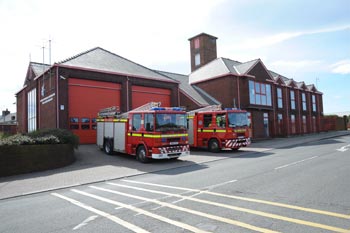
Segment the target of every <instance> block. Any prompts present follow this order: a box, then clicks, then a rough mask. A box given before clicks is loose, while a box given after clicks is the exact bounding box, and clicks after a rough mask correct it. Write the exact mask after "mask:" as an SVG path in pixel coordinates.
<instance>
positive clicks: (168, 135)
mask: <svg viewBox="0 0 350 233" xmlns="http://www.w3.org/2000/svg"><path fill="white" fill-rule="evenodd" d="M128 136H135V137H142V134H141V133H128ZM187 136H188V134H186V133H184V134H164V135H160V134H144V135H143V137H145V138H171V137H187Z"/></svg>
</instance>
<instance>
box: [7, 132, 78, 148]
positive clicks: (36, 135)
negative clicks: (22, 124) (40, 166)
mask: <svg viewBox="0 0 350 233" xmlns="http://www.w3.org/2000/svg"><path fill="white" fill-rule="evenodd" d="M38 144H70V145H72V146H73V147H74V148H78V146H79V138H78V136H76V135H74V134H73V133H72V132H71V131H69V130H66V129H41V130H37V131H34V132H31V133H28V134H16V135H13V136H9V137H5V136H1V137H0V146H12V145H38Z"/></svg>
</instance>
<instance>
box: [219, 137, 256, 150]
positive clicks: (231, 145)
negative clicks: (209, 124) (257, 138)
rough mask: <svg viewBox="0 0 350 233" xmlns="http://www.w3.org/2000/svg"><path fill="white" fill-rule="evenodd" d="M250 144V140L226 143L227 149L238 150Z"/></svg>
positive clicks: (243, 139) (227, 141) (244, 139)
mask: <svg viewBox="0 0 350 233" xmlns="http://www.w3.org/2000/svg"><path fill="white" fill-rule="evenodd" d="M249 144H250V139H249V138H242V139H233V140H226V141H225V147H226V148H238V147H242V146H248V145H249Z"/></svg>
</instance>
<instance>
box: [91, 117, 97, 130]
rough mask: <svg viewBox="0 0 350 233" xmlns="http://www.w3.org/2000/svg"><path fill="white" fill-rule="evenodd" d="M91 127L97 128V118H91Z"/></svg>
mask: <svg viewBox="0 0 350 233" xmlns="http://www.w3.org/2000/svg"><path fill="white" fill-rule="evenodd" d="M91 129H94V130H96V129H97V125H96V118H91Z"/></svg>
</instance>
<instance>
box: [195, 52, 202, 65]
mask: <svg viewBox="0 0 350 233" xmlns="http://www.w3.org/2000/svg"><path fill="white" fill-rule="evenodd" d="M200 64H201V55H200V54H199V53H197V54H196V55H195V56H194V65H195V66H199V65H200Z"/></svg>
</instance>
